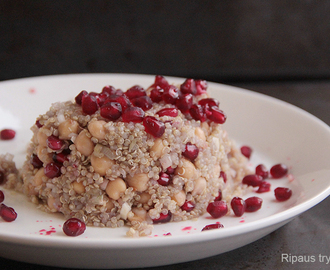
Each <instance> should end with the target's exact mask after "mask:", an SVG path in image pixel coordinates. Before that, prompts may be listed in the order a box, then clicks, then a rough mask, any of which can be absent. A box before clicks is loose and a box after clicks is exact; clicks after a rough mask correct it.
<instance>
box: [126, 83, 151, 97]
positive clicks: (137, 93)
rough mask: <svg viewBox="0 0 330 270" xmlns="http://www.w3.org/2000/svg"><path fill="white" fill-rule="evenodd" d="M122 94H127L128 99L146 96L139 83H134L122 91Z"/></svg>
mask: <svg viewBox="0 0 330 270" xmlns="http://www.w3.org/2000/svg"><path fill="white" fill-rule="evenodd" d="M124 95H125V96H127V97H128V98H129V99H134V98H138V97H143V96H146V95H147V93H146V91H145V90H144V89H143V88H142V87H141V86H140V85H134V86H132V87H131V88H129V89H128V90H127V91H126V92H125V93H124Z"/></svg>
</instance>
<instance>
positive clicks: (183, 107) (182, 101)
mask: <svg viewBox="0 0 330 270" xmlns="http://www.w3.org/2000/svg"><path fill="white" fill-rule="evenodd" d="M192 104H193V95H192V94H184V95H181V96H180V97H179V98H178V99H177V100H176V106H177V107H178V109H179V110H180V111H181V112H182V113H187V112H189V109H190V108H191V106H192Z"/></svg>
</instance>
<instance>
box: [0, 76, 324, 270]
mask: <svg viewBox="0 0 330 270" xmlns="http://www.w3.org/2000/svg"><path fill="white" fill-rule="evenodd" d="M167 79H168V80H169V81H170V82H171V83H182V82H183V81H184V79H181V78H170V77H168V78H167ZM153 80H154V76H147V75H124V74H81V75H59V76H45V77H35V78H27V79H18V80H12V81H5V82H1V83H0V95H1V99H0V129H2V128H14V129H15V130H16V131H17V136H16V138H15V139H14V140H12V141H0V153H1V154H3V153H6V152H10V153H13V154H15V161H16V163H17V166H18V167H20V166H21V164H22V163H23V160H24V151H25V149H26V146H27V143H28V141H29V139H30V137H31V135H32V132H31V131H30V130H29V128H30V126H32V124H33V123H34V122H35V118H36V117H37V116H38V115H39V114H42V113H44V112H46V111H47V110H48V108H49V107H50V105H51V103H52V102H55V101H65V100H68V99H72V98H74V97H75V96H76V95H77V94H78V93H79V92H80V91H81V90H83V89H85V90H87V91H100V90H101V89H102V87H103V86H104V85H107V84H111V85H114V86H115V87H117V88H122V89H127V88H128V87H130V86H133V85H135V84H139V85H142V86H144V87H147V86H149V85H150V84H152V83H153ZM209 91H210V93H211V94H212V95H213V96H214V97H216V98H217V99H219V100H220V107H221V108H222V109H223V110H224V111H225V112H226V113H227V116H228V120H227V122H226V124H225V127H226V129H227V130H228V132H229V135H230V136H231V137H232V138H234V139H235V140H236V141H237V142H238V143H239V144H247V145H250V146H252V147H253V149H254V153H253V158H252V159H251V166H256V165H257V164H259V163H264V164H266V165H267V166H268V167H270V166H271V165H273V164H276V163H279V162H282V163H285V164H287V165H288V166H289V167H290V175H289V177H285V178H283V179H281V180H270V182H271V184H272V191H271V192H268V193H264V194H261V195H260V194H259V195H258V196H260V197H262V198H263V200H264V204H263V207H262V209H261V210H259V211H258V212H256V213H246V214H245V215H244V216H243V217H242V218H237V217H234V216H232V215H230V216H226V217H223V218H220V219H218V220H214V219H210V218H208V217H207V215H205V216H204V217H201V218H199V219H198V220H197V221H187V222H180V223H170V224H163V225H156V226H155V229H154V232H153V234H152V236H151V237H145V238H139V239H131V238H127V237H125V233H126V231H127V228H119V229H111V228H92V227H88V228H87V230H86V232H85V233H84V234H83V235H81V236H79V237H75V238H72V237H67V236H65V235H64V234H63V232H62V229H61V226H62V224H63V223H64V221H65V220H64V219H63V217H62V216H61V215H60V214H58V215H57V214H46V213H43V212H41V211H39V210H37V209H36V207H35V205H33V204H32V203H29V202H27V200H26V199H25V197H24V196H22V195H21V194H17V193H14V192H12V191H9V190H5V196H6V199H5V203H6V204H7V205H10V206H13V207H14V208H15V209H16V211H17V212H18V218H17V220H16V221H14V222H12V223H6V222H4V221H0V256H2V257H5V258H10V259H14V260H20V261H24V262H30V263H36V264H44V265H51V266H59V267H79V268H107V269H109V268H133V267H147V266H158V265H165V264H173V263H179V262H185V261H190V260H196V259H201V258H205V257H208V256H213V255H217V254H220V253H223V252H226V251H229V250H232V249H235V248H238V247H241V246H244V245H246V244H248V243H251V242H253V241H255V240H257V239H259V238H261V237H263V236H265V235H267V234H269V233H270V232H272V231H274V230H276V229H277V228H279V227H280V226H282V225H284V224H286V223H287V222H289V221H290V220H292V219H293V218H294V217H295V216H297V215H299V214H301V213H302V212H304V211H306V210H308V209H309V208H311V207H312V206H314V205H315V204H317V203H319V202H320V201H321V200H323V199H324V198H326V197H327V196H328V195H329V193H330V184H329V181H328V179H329V178H330V163H329V160H330V151H329V148H330V128H329V126H327V125H326V124H324V123H323V122H322V121H320V120H319V119H317V118H315V117H314V116H312V115H310V114H309V113H307V112H305V111H303V110H301V109H299V108H296V107H294V106H292V105H290V104H287V103H285V102H282V101H279V100H277V99H274V98H271V97H268V96H264V95H261V94H257V93H254V92H251V91H248V90H243V89H239V88H234V87H230V86H226V85H221V84H215V83H209ZM277 186H287V187H290V188H291V189H292V190H293V196H292V198H291V199H290V200H289V201H287V202H282V203H279V202H276V201H275V199H274V194H273V189H274V188H275V187H277ZM251 195H257V194H256V193H252V194H248V195H246V196H245V197H248V196H251ZM216 221H220V222H221V223H222V224H224V226H225V228H223V229H218V230H211V231H205V232H201V229H202V228H203V227H204V226H205V225H206V224H211V223H215V222H216ZM169 232H170V233H171V236H164V235H165V234H167V233H169Z"/></svg>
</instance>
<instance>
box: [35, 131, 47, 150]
mask: <svg viewBox="0 0 330 270" xmlns="http://www.w3.org/2000/svg"><path fill="white" fill-rule="evenodd" d="M45 130H46V129H45V128H44V127H42V128H40V129H39V131H38V134H37V141H38V144H39V145H40V146H43V147H46V146H47V138H48V136H47V135H46V134H45V132H44V131H45Z"/></svg>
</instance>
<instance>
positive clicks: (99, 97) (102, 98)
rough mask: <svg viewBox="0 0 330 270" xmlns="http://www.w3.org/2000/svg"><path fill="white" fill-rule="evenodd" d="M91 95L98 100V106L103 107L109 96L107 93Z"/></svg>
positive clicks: (91, 93)
mask: <svg viewBox="0 0 330 270" xmlns="http://www.w3.org/2000/svg"><path fill="white" fill-rule="evenodd" d="M89 95H91V96H94V97H95V98H96V101H97V104H98V105H99V106H102V105H103V103H104V101H105V99H106V98H107V97H108V96H109V95H108V94H107V93H96V92H90V93H89Z"/></svg>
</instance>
